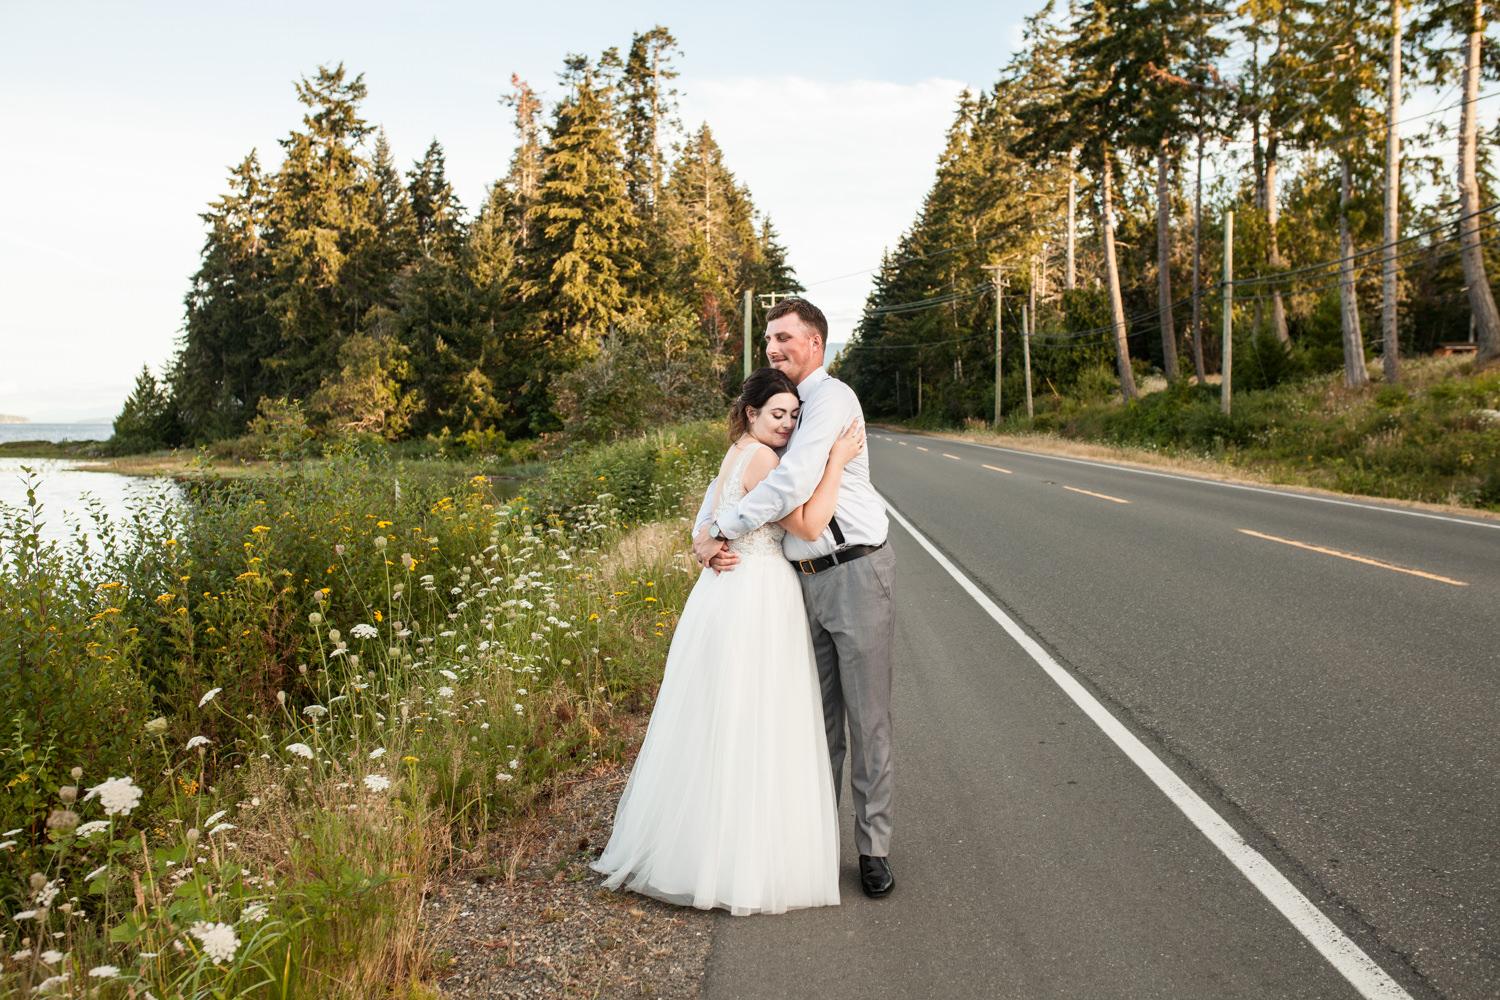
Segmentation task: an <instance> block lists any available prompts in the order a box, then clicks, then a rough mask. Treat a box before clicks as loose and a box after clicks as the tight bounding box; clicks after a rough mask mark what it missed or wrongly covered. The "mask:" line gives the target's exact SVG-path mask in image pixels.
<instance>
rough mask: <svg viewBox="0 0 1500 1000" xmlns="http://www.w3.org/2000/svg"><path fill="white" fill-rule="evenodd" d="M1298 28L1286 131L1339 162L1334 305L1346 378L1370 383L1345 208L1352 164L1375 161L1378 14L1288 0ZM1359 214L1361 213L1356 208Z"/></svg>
mask: <svg viewBox="0 0 1500 1000" xmlns="http://www.w3.org/2000/svg"><path fill="white" fill-rule="evenodd" d="M1288 8H1289V10H1290V11H1291V12H1292V13H1293V14H1294V15H1295V17H1296V22H1295V23H1296V24H1297V27H1298V31H1297V32H1296V33H1295V35H1293V36H1292V38H1293V39H1294V40H1293V41H1292V42H1289V46H1290V47H1291V48H1292V50H1293V57H1294V58H1295V60H1296V62H1295V67H1296V72H1297V74H1298V76H1299V78H1300V79H1301V80H1302V81H1304V83H1303V86H1304V88H1305V89H1304V90H1303V91H1302V95H1301V99H1300V101H1299V102H1298V106H1297V116H1296V118H1295V119H1294V121H1293V124H1292V128H1291V130H1290V132H1289V135H1290V137H1291V138H1293V139H1294V140H1295V141H1296V142H1297V143H1298V144H1299V145H1302V146H1305V147H1314V148H1324V149H1328V150H1329V151H1330V152H1332V153H1333V154H1334V155H1335V157H1336V158H1337V161H1338V165H1339V200H1338V229H1339V257H1340V258H1341V260H1342V264H1341V265H1340V272H1339V310H1340V319H1341V323H1340V325H1341V328H1342V331H1343V344H1344V383H1345V384H1346V385H1347V386H1349V387H1350V388H1357V387H1359V386H1363V385H1366V384H1368V382H1369V380H1370V376H1369V372H1368V370H1367V369H1366V366H1365V348H1364V336H1363V334H1362V332H1361V329H1360V319H1359V300H1358V294H1357V289H1356V286H1355V263H1354V261H1353V259H1352V258H1353V255H1354V249H1355V240H1354V233H1353V225H1352V223H1351V212H1352V211H1354V210H1355V206H1354V198H1355V195H1354V174H1355V170H1356V169H1357V168H1361V167H1363V168H1373V165H1374V161H1375V155H1374V148H1373V142H1372V137H1373V136H1375V135H1376V134H1378V127H1379V125H1380V112H1379V110H1378V101H1379V98H1380V96H1381V95H1382V94H1383V87H1382V86H1381V84H1382V77H1383V76H1384V74H1383V73H1382V68H1383V65H1384V62H1385V60H1384V58H1383V56H1384V51H1383V48H1384V47H1383V46H1382V44H1381V33H1382V31H1383V28H1384V25H1383V22H1382V21H1381V20H1380V19H1379V18H1378V11H1377V10H1376V0H1326V2H1325V0H1288ZM1361 214H1363V213H1361Z"/></svg>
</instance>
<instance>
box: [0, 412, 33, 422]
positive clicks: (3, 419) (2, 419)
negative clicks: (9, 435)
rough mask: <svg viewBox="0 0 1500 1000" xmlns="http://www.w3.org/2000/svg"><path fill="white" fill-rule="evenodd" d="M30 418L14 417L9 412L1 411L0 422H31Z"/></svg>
mask: <svg viewBox="0 0 1500 1000" xmlns="http://www.w3.org/2000/svg"><path fill="white" fill-rule="evenodd" d="M29 423H31V421H30V420H28V419H26V418H25V417H14V416H11V415H10V414H9V413H0V424H29Z"/></svg>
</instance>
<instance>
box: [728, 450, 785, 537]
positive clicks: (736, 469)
mask: <svg viewBox="0 0 1500 1000" xmlns="http://www.w3.org/2000/svg"><path fill="white" fill-rule="evenodd" d="M761 447H764V446H763V445H758V444H755V445H746V446H745V447H744V448H743V449H741V451H740V455H739V457H738V458H736V459H735V460H734V461H733V462H731V463H730V466H729V471H728V472H726V473H725V474H724V479H723V481H722V483H720V486H719V504H718V506H717V507H715V508H714V516H715V517H722V516H723V515H724V514H726V513H728V512H729V510H730V509H731V508H733V507H734V505H735V504H737V503H739V502H740V500H741V499H743V498H744V496H745V486H744V483H745V466H746V465H748V464H750V456H751V455H753V454H754V453H755V450H756V449H757V448H761ZM785 534H786V529H785V528H783V527H782V526H781V525H779V524H776V523H775V522H772V523H770V524H764V525H761V526H760V527H759V528H756V529H755V530H754V531H752V532H750V533H749V534H745V535H741V536H740V537H739V538H736V539H734V540H733V541H731V542H730V543H729V548H730V550H731V551H733V552H736V553H738V554H739V555H740V557H741V558H743V557H745V556H775V557H776V558H777V559H782V558H785V557H784V556H783V555H782V552H781V539H782V536H784V535H785Z"/></svg>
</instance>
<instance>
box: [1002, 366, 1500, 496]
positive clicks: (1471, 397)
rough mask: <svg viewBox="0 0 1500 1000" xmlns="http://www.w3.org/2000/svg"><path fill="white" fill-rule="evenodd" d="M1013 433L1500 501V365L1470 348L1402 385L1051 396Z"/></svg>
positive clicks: (1311, 478)
mask: <svg viewBox="0 0 1500 1000" xmlns="http://www.w3.org/2000/svg"><path fill="white" fill-rule="evenodd" d="M1004 429H1005V430H1006V431H1007V432H1010V433H1025V432H1027V431H1042V432H1050V433H1054V434H1059V435H1062V436H1064V437H1069V438H1078V439H1084V440H1093V441H1105V442H1109V443H1111V444H1120V445H1130V446H1134V447H1140V448H1146V449H1153V450H1159V451H1163V452H1168V453H1178V454H1188V455H1195V456H1207V457H1211V458H1216V459H1220V460H1223V461H1227V462H1229V463H1231V464H1236V465H1241V466H1247V467H1255V468H1259V469H1262V470H1265V471H1268V472H1270V473H1271V474H1273V475H1274V476H1275V477H1276V478H1277V479H1279V480H1281V481H1284V482H1293V483H1305V484H1307V485H1311V486H1320V487H1325V488H1328V489H1333V490H1339V491H1342V492H1349V493H1362V494H1366V495H1370V496H1385V497H1396V498H1401V499H1408V500H1422V501H1429V502H1435V503H1451V504H1459V505H1464V506H1470V507H1481V508H1485V507H1487V508H1490V509H1500V369H1496V368H1491V369H1489V370H1488V371H1482V372H1475V371H1474V370H1473V364H1472V362H1469V361H1466V360H1463V359H1459V358H1438V359H1415V360H1412V361H1408V362H1406V363H1405V364H1404V365H1403V383H1402V384H1401V385H1375V386H1371V387H1368V388H1366V389H1362V390H1349V389H1345V388H1344V387H1343V385H1342V383H1341V380H1340V377H1339V376H1338V375H1320V376H1316V377H1311V378H1304V379H1301V380H1297V381H1291V382H1285V383H1282V384H1280V385H1277V386H1276V387H1274V388H1269V389H1264V390H1259V391H1247V392H1237V393H1236V394H1235V397H1234V406H1233V413H1232V415H1231V416H1225V415H1224V414H1223V413H1222V412H1220V406H1219V390H1218V387H1217V386H1195V385H1192V384H1190V383H1189V382H1188V380H1186V379H1184V380H1181V381H1180V382H1179V384H1178V385H1177V386H1176V387H1175V388H1171V389H1167V390H1165V391H1163V392H1158V393H1154V394H1152V395H1149V396H1145V397H1143V398H1141V399H1139V400H1136V401H1133V402H1130V403H1126V404H1122V403H1120V402H1119V401H1118V400H1115V401H1113V402H1110V401H1092V402H1086V403H1077V402H1070V401H1060V402H1049V403H1048V405H1045V406H1041V407H1039V409H1038V412H1037V416H1036V420H1035V421H1034V422H1032V423H1029V424H1028V423H1027V422H1026V421H1025V420H1024V418H1018V417H1012V418H1011V420H1010V421H1009V423H1008V424H1007V425H1006V427H1005V428H1004Z"/></svg>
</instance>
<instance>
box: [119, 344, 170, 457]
mask: <svg viewBox="0 0 1500 1000" xmlns="http://www.w3.org/2000/svg"><path fill="white" fill-rule="evenodd" d="M180 443H181V435H180V434H179V432H178V425H177V414H176V407H175V405H174V404H173V402H172V393H171V390H170V388H169V386H167V385H166V384H164V383H162V382H160V381H158V380H157V378H156V376H155V375H153V374H151V369H150V368H149V367H147V366H145V365H142V366H141V373H140V374H139V375H137V376H136V377H135V387H134V388H133V389H132V390H131V392H130V395H129V396H128V397H126V399H125V405H124V406H122V407H121V408H120V414H119V416H117V417H115V423H114V436H113V437H112V438H111V439H110V447H111V449H112V450H114V451H116V452H124V453H128V452H141V451H155V450H156V449H158V448H171V447H175V446H176V445H178V444H180Z"/></svg>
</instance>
